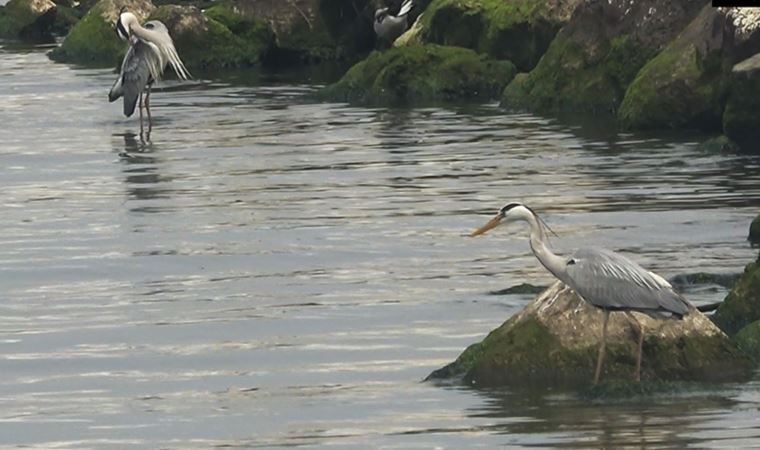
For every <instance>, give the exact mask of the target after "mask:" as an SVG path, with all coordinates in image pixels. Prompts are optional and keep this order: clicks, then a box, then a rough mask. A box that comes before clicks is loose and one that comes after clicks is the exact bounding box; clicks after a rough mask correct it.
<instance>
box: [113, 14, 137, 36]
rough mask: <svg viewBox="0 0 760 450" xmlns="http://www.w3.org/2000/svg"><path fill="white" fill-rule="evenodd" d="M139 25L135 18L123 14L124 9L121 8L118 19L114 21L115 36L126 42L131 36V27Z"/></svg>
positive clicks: (132, 15) (131, 15)
mask: <svg viewBox="0 0 760 450" xmlns="http://www.w3.org/2000/svg"><path fill="white" fill-rule="evenodd" d="M139 23H140V22H138V20H137V16H135V15H134V14H132V13H131V12H124V8H122V9H121V12H120V13H119V17H118V18H117V19H116V34H118V35H119V37H120V38H121V40H123V41H128V40H129V37H130V36H131V35H132V30H131V27H132V25H133V24H139Z"/></svg>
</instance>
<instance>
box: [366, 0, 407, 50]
mask: <svg viewBox="0 0 760 450" xmlns="http://www.w3.org/2000/svg"><path fill="white" fill-rule="evenodd" d="M413 6H414V1H413V0H404V2H403V3H401V6H397V5H392V6H389V7H385V8H380V9H378V10H376V11H375V23H374V29H375V34H377V36H378V37H380V38H381V39H384V40H386V41H388V42H390V43H391V44H392V43H393V41H395V40H396V39H397V38H398V37H399V36H401V35H402V34H404V31H406V29H407V27H408V26H409V21H408V16H409V12H410V11H411V10H412V7H413Z"/></svg>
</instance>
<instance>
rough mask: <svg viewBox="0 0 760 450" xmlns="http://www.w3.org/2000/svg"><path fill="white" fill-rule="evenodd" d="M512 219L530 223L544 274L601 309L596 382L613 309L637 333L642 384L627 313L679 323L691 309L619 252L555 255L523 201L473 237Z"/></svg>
mask: <svg viewBox="0 0 760 450" xmlns="http://www.w3.org/2000/svg"><path fill="white" fill-rule="evenodd" d="M515 221H524V222H528V224H529V225H530V248H531V250H532V251H533V254H534V255H535V256H536V258H538V260H539V261H540V262H541V264H542V265H543V266H544V267H545V268H546V270H548V271H549V272H551V274H552V275H554V276H555V277H557V278H558V279H559V280H560V281H562V282H563V283H565V284H566V285H567V286H568V287H570V288H571V289H572V290H574V291H575V293H576V294H578V295H579V296H580V297H581V298H582V299H583V300H585V301H586V302H588V303H590V304H592V305H594V306H596V307H597V308H600V309H601V310H602V311H603V313H604V322H603V324H602V336H601V340H600V341H601V342H600V344H599V353H598V356H597V363H596V371H595V372H594V384H597V383H598V382H599V375H600V373H601V370H602V364H603V361H604V353H605V346H606V340H607V322H608V320H609V317H610V312H611V311H624V312H626V314H627V315H628V317H629V319H631V320H632V321H633V322H634V324H635V326H636V328H637V329H638V333H639V340H638V353H637V355H636V372H635V373H634V376H635V379H636V381H640V380H641V351H642V346H643V343H644V329H643V327H642V326H641V324H640V323H639V322H638V321H637V320H636V318H635V317H633V315H632V314H630V312H631V311H636V312H640V313H644V314H647V315H649V316H652V317H657V318H676V319H681V318H683V316H685V315H687V314H688V313H689V311H690V310H691V309H693V306H691V305H690V304H689V302H688V301H686V299H684V298H683V297H682V296H681V295H679V294H678V293H677V292H676V291H675V290H674V289H673V286H671V285H670V283H668V282H667V281H666V280H665V279H664V278H662V277H661V276H659V275H657V274H655V273H652V272H650V271H648V270H646V269H644V268H643V267H641V266H640V265H638V264H637V263H635V262H634V261H632V260H630V259H628V258H626V257H625V256H623V255H621V254H619V253H615V252H613V251H610V250H606V249H600V248H582V249H579V250H576V251H575V252H574V253H573V254H572V255H570V256H569V257H562V256H559V255H556V254H554V253H553V252H552V251H551V250H550V249H549V247H548V245H547V238H546V232H545V230H544V225H543V222H542V220H541V219H540V218H539V217H538V215H537V214H536V213H535V212H534V211H533V210H532V209H531V208H529V207H528V206H526V205H523V204H521V203H509V204H507V205H505V206H504V207H503V208H501V209H500V210H499V212H498V213H497V214H496V216H495V217H493V218H492V219H491V220H489V221H488V222H487V223H486V224H485V225H483V226H482V227H480V228H478V229H477V230H475V231H474V232H472V234H471V236H478V235H480V234H483V233H485V232H487V231H488V230H491V229H493V228H496V227H498V226H500V225H504V224H507V223H510V222H515Z"/></svg>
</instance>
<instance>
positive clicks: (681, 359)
mask: <svg viewBox="0 0 760 450" xmlns="http://www.w3.org/2000/svg"><path fill="white" fill-rule="evenodd" d="M633 314H635V317H636V319H637V320H638V321H639V323H640V324H641V325H642V326H643V327H644V329H645V340H644V347H643V358H642V367H641V376H642V381H654V380H667V381H676V380H686V381H727V380H743V379H747V378H748V377H749V376H750V375H751V373H752V362H751V361H750V360H749V358H748V357H747V356H746V355H744V354H743V353H742V352H741V351H740V350H739V349H738V348H737V347H736V345H735V344H734V343H732V341H731V340H730V339H729V338H728V337H727V336H726V335H725V334H724V333H723V332H722V331H721V330H720V329H719V328H718V327H716V326H715V325H714V324H713V323H712V322H711V321H710V319H708V318H707V317H706V316H705V315H704V314H702V313H701V312H699V311H697V310H692V311H691V312H690V313H689V314H688V315H687V316H685V317H684V319H683V320H674V319H659V320H658V319H653V318H650V317H648V316H646V315H643V314H639V313H633ZM602 317H603V313H602V311H601V310H600V309H597V308H595V307H593V306H591V305H590V304H588V303H586V302H585V301H583V300H581V299H580V298H579V297H578V296H577V295H576V294H575V293H574V292H573V291H572V290H570V289H569V288H568V287H566V286H565V285H564V284H562V283H560V282H556V283H555V284H554V285H552V286H550V287H549V288H547V289H546V290H545V291H544V292H542V293H541V294H539V295H538V297H536V299H534V300H533V301H532V302H531V303H529V304H528V305H527V306H526V307H525V308H524V309H523V310H522V311H520V312H519V313H517V314H516V315H514V316H512V317H511V318H510V319H509V320H507V321H506V322H504V324H503V325H501V326H500V327H499V328H497V329H495V330H493V331H492V332H491V333H490V334H489V335H488V336H487V337H486V338H485V339H484V340H483V341H482V342H480V343H477V344H474V345H471V346H470V347H468V348H467V349H466V350H465V351H464V352H463V353H462V354H461V355H460V356H459V358H457V360H456V361H455V362H453V363H451V364H449V365H448V366H446V367H444V368H442V369H439V370H437V371H435V372H433V373H432V374H431V375H430V377H429V379H435V378H451V377H464V380H465V382H466V383H468V384H473V385H477V386H500V385H516V386H584V385H588V384H590V383H591V380H592V378H593V372H594V368H595V363H596V356H597V350H598V345H599V338H600V336H601V328H602ZM637 337H638V334H637V332H636V331H635V328H634V326H633V325H632V323H631V321H630V320H629V319H628V318H627V316H626V315H625V314H624V313H622V312H613V313H611V315H610V320H609V325H608V335H607V354H606V359H605V364H604V371H603V373H602V378H603V379H604V380H607V381H609V380H616V379H624V380H630V379H631V378H632V374H633V371H634V368H635V361H636V356H635V355H636V348H637Z"/></svg>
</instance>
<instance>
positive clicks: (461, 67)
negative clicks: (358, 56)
mask: <svg viewBox="0 0 760 450" xmlns="http://www.w3.org/2000/svg"><path fill="white" fill-rule="evenodd" d="M514 74H515V67H514V65H513V64H512V63H510V62H509V61H495V60H492V59H489V58H488V57H487V56H485V55H479V54H477V53H475V52H474V51H472V50H468V49H464V48H460V47H446V46H440V45H433V44H428V45H418V46H408V47H398V48H392V49H390V50H387V51H382V52H373V53H372V54H370V55H369V57H368V58H367V59H365V60H364V61H362V62H360V63H358V64H356V65H355V66H353V67H352V68H351V69H349V71H348V72H347V73H346V74H345V75H344V76H343V78H341V80H340V81H338V82H337V83H335V84H333V85H331V86H328V87H327V88H325V89H324V90H323V91H322V96H323V97H324V98H327V99H331V100H335V101H348V102H357V103H372V104H402V103H418V102H434V101H448V100H458V99H487V98H493V97H494V96H495V95H497V94H498V92H500V91H501V89H503V87H504V86H505V85H506V83H507V82H509V80H511V79H512V77H513V76H514Z"/></svg>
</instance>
